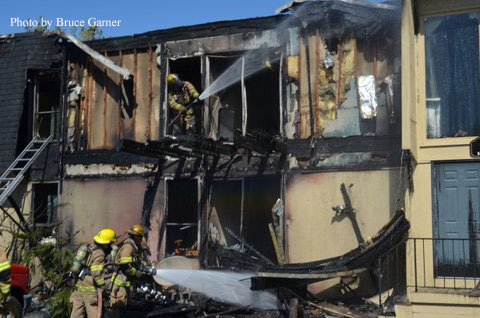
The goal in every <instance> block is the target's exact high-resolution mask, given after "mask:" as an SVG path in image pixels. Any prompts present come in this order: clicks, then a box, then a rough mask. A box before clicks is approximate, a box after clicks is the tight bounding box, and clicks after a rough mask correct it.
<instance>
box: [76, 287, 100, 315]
mask: <svg viewBox="0 0 480 318" xmlns="http://www.w3.org/2000/svg"><path fill="white" fill-rule="evenodd" d="M70 302H71V303H72V304H73V307H72V314H71V315H70V318H84V317H85V313H86V314H87V317H88V318H97V315H98V297H97V293H96V292H81V291H78V290H76V291H74V292H73V293H72V296H70Z"/></svg>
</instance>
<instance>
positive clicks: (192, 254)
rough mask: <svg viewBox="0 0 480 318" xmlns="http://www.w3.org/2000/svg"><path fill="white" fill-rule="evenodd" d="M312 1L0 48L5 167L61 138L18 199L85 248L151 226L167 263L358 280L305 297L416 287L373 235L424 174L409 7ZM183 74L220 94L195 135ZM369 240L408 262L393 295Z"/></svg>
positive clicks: (30, 39)
mask: <svg viewBox="0 0 480 318" xmlns="http://www.w3.org/2000/svg"><path fill="white" fill-rule="evenodd" d="M301 2H303V1H293V2H292V3H290V4H288V5H286V6H284V7H282V8H281V9H279V11H280V13H289V14H279V15H275V16H271V17H262V18H254V19H246V20H237V21H223V22H214V23H208V24H202V25H195V26H188V27H179V28H174V29H168V30H158V31H152V32H147V33H143V34H137V35H132V36H125V37H118V38H109V39H101V40H95V41H91V42H86V43H82V42H79V41H75V39H74V38H72V37H71V36H68V35H65V34H63V33H60V32H59V33H44V34H38V33H25V34H15V35H12V36H6V37H1V38H0V68H1V69H2V72H0V107H1V108H3V109H4V112H5V114H9V115H8V116H4V117H2V119H0V120H1V123H0V129H2V130H4V132H5V136H8V138H4V139H2V143H4V145H3V146H2V154H1V157H0V158H1V162H0V164H1V165H2V166H1V167H2V169H6V168H7V167H8V166H9V165H10V163H11V162H13V161H14V160H15V158H16V157H17V156H18V155H19V154H20V153H21V151H22V150H23V149H24V148H25V147H26V145H27V144H28V143H29V142H30V141H31V140H32V138H38V139H39V140H44V139H45V138H47V137H50V136H52V138H51V141H49V144H48V146H47V147H46V149H45V150H44V151H43V152H42V153H41V155H40V156H39V158H38V159H36V160H35V162H34V163H33V164H32V166H31V169H30V170H29V173H27V174H26V176H25V179H24V181H23V182H22V183H21V184H20V186H19V187H18V188H17V190H16V192H14V193H13V195H12V198H13V203H12V202H11V204H13V205H15V201H16V202H17V203H16V204H17V205H20V204H21V203H22V202H23V206H22V208H23V214H26V215H29V216H30V217H31V219H32V220H33V224H32V226H38V227H44V228H47V229H49V228H53V227H55V226H58V227H59V233H75V241H76V242H82V241H88V240H90V239H91V237H92V236H93V235H94V234H95V233H96V232H97V231H98V229H99V228H112V229H114V230H115V231H116V232H117V233H120V234H122V233H125V232H126V230H127V229H128V228H129V227H131V226H132V225H133V224H137V223H139V224H142V225H144V226H145V227H146V228H148V240H147V244H148V247H149V249H150V252H151V255H150V258H151V260H152V261H154V262H161V261H162V260H163V259H164V258H166V257H168V256H171V255H183V256H187V257H189V258H192V259H195V260H198V264H195V265H192V266H200V267H201V268H219V267H220V268H230V267H235V268H241V267H242V264H240V263H241V262H238V260H237V261H236V260H235V259H234V258H233V259H232V257H233V256H232V255H236V254H235V253H239V252H240V251H249V252H250V253H253V254H255V255H256V257H257V258H259V259H260V261H259V263H261V264H265V268H267V269H269V270H270V272H274V273H277V274H276V275H280V276H281V275H282V273H284V271H286V270H289V271H291V272H294V273H299V272H301V270H304V271H308V269H309V268H310V267H308V266H307V267H305V268H303V267H302V268H299V267H295V266H293V267H289V265H291V264H296V263H307V264H309V263H310V262H316V261H320V260H328V259H331V258H333V259H335V260H336V261H335V262H333V263H329V264H326V263H318V264H317V263H311V264H310V265H312V266H313V265H315V264H316V265H318V266H320V267H322V268H323V266H325V268H326V269H329V270H331V269H332V268H333V267H334V266H333V265H332V264H334V265H336V266H337V267H338V268H340V267H341V268H342V269H343V270H344V271H345V272H346V274H345V275H333V276H331V278H332V279H330V280H324V281H322V282H320V283H316V284H311V285H309V291H310V292H312V293H314V294H318V293H324V294H329V293H334V294H335V293H336V294H338V293H340V294H341V293H342V290H344V288H345V286H348V289H350V290H354V291H355V293H357V294H361V295H370V296H371V295H374V294H378V293H379V292H380V294H381V292H383V291H386V290H389V289H391V288H393V287H398V286H403V287H405V284H404V282H403V285H402V284H401V283H402V280H404V279H405V277H406V276H407V275H406V274H405V273H404V267H405V265H404V264H403V263H404V262H405V260H404V257H403V255H404V254H405V252H404V250H402V249H400V251H398V250H397V249H398V246H397V245H394V246H391V245H389V244H390V243H388V240H387V239H385V240H384V237H383V236H382V235H387V234H385V233H388V235H390V234H391V232H389V231H388V230H386V231H384V232H381V235H377V236H376V233H377V232H378V230H379V229H382V227H383V226H384V225H385V224H388V222H389V221H390V220H391V219H392V218H393V220H394V221H392V222H391V223H389V224H390V225H392V226H394V225H395V224H397V223H395V222H397V221H398V220H399V219H400V218H401V217H400V214H399V213H396V212H397V211H398V210H399V209H401V208H403V207H404V206H405V204H404V200H405V191H406V187H408V186H409V184H408V180H407V179H408V178H407V176H408V173H409V172H410V169H411V163H412V159H411V156H410V152H408V151H404V150H402V148H405V147H402V128H403V127H404V126H405V123H404V122H405V121H406V120H407V121H408V122H410V118H407V119H406V117H405V116H406V115H405V114H403V110H402V97H405V93H404V92H403V96H402V86H401V78H402V76H405V75H404V74H402V72H401V71H402V69H401V68H402V65H401V62H402V58H403V56H401V44H400V23H401V21H400V16H401V10H400V8H399V7H398V6H396V5H394V4H388V3H387V4H364V3H362V4H354V3H350V2H349V1H311V4H307V5H302V6H299V4H300V3H301ZM232 70H233V71H232ZM237 71H238V72H237ZM171 73H175V74H178V75H179V76H180V77H181V78H182V79H183V80H188V81H189V82H191V83H192V84H193V85H194V86H195V87H196V88H197V90H198V91H199V92H200V93H202V92H208V90H209V89H212V87H213V88H215V87H219V86H220V87H219V88H218V89H216V90H215V91H214V92H212V93H211V94H207V96H205V98H203V99H202V100H201V104H200V107H198V110H197V111H196V113H195V120H196V126H195V131H194V132H190V133H188V134H186V133H185V134H181V133H178V132H176V131H174V130H173V129H172V125H171V122H172V119H174V116H175V114H174V113H173V111H172V109H171V108H170V107H169V104H168V93H169V91H168V90H169V88H168V85H167V75H168V74H171ZM12 74H13V75H12ZM224 74H231V76H230V77H228V76H227V77H222V76H225V75H224ZM8 75H10V76H9V77H5V76H8ZM217 79H219V80H218V81H217ZM227 82H228V83H230V84H229V85H223V86H222V83H227ZM202 95H203V94H202ZM202 97H203V96H202ZM405 149H407V148H405ZM420 187H421V186H420ZM420 187H419V188H420ZM419 191H421V189H419ZM407 199H408V198H407ZM11 201H12V200H11ZM12 210H15V207H14V206H12ZM16 210H17V211H18V210H19V209H16ZM9 211H10V210H9ZM17 214H19V215H21V214H22V213H20V212H19V213H17ZM398 224H400V221H398ZM402 229H403V230H404V231H405V232H406V231H407V229H408V227H407V228H405V226H404V227H403V228H402ZM382 233H383V234H382ZM395 233H396V232H395ZM403 234H404V232H402V233H396V234H395V237H396V238H398V241H399V242H400V241H402V240H403V236H402V235H403ZM372 242H373V243H372ZM372 244H373V245H375V246H381V251H382V255H384V254H385V253H386V252H387V251H391V250H395V252H396V254H395V255H394V256H391V257H390V256H389V257H387V258H384V259H383V260H384V261H385V262H386V264H387V265H385V266H383V267H381V268H383V270H384V271H387V269H388V270H390V269H392V273H394V274H392V277H390V276H389V278H388V279H384V280H383V282H380V283H379V282H378V281H377V280H378V279H376V277H377V278H378V277H380V276H384V277H387V276H386V275H383V274H381V273H380V274H379V273H378V272H377V276H375V274H373V271H370V270H366V268H367V267H368V266H370V265H372V264H373V263H375V262H377V261H378V260H382V257H380V256H379V255H377V254H375V253H374V252H371V250H369V249H368V246H371V245H372ZM376 244H378V245H376ZM351 250H354V252H353V253H351V254H346V253H347V252H349V251H351ZM365 251H367V252H368V253H366V252H365ZM357 253H360V254H357ZM362 253H366V254H362ZM369 253H372V254H369ZM344 254H346V255H348V257H346V258H345V259H343V260H338V259H336V257H339V256H342V255H344ZM358 255H361V256H358ZM399 255H400V256H399ZM367 256H369V257H367ZM377 257H378V258H377ZM346 260H349V261H350V260H351V263H348V262H347V261H346ZM195 262H196V261H195ZM342 262H343V263H342ZM402 262H403V263H402ZM352 264H354V265H352ZM375 264H376V265H378V264H377V263H375ZM395 264H397V265H398V264H400V267H402V268H401V269H398V267H397V268H396V269H393V266H394V265H395ZM402 264H403V265H402ZM243 265H245V264H243ZM274 265H275V266H274ZM282 265H285V266H284V267H283V269H282ZM245 266H247V267H248V269H252V266H253V265H252V264H247V265H245ZM329 266H330V267H329ZM364 267H365V270H363V269H364ZM253 268H255V267H253ZM359 268H361V269H362V270H357V269H359ZM310 269H311V268H310ZM267 272H268V271H267ZM385 273H386V272H385ZM284 274H285V273H284ZM272 275H273V274H272ZM285 275H287V274H285ZM393 275H395V282H394V279H393ZM266 277H268V275H266ZM282 277H283V278H285V277H286V276H285V277H284V276H282ZM302 277H303V276H302ZM322 277H324V276H322ZM342 277H343V278H342ZM345 277H347V278H348V279H345ZM290 278H291V277H290ZM324 278H330V277H327V276H325V277H324ZM324 278H323V279H324ZM302 279H303V280H304V281H306V282H310V281H309V280H308V279H307V278H305V277H303V278H302ZM319 280H321V279H319ZM313 281H315V280H313ZM257 283H258V284H259V285H262V284H266V285H268V284H269V281H268V279H267V280H265V281H258V282H257ZM399 284H400V285H399ZM259 288H260V287H259Z"/></svg>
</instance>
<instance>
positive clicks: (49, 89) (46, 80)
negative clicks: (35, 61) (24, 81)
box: [33, 72, 60, 138]
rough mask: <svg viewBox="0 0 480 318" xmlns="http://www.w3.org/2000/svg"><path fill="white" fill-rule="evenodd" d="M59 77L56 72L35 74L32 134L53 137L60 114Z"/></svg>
mask: <svg viewBox="0 0 480 318" xmlns="http://www.w3.org/2000/svg"><path fill="white" fill-rule="evenodd" d="M59 104H60V77H59V73H57V72H39V73H38V74H37V75H36V76H35V97H34V105H33V107H34V108H33V109H34V123H33V128H34V129H33V131H34V135H36V136H39V137H41V138H48V137H49V136H50V135H53V136H54V137H55V135H56V131H57V128H56V127H57V124H58V123H59V114H60V107H59Z"/></svg>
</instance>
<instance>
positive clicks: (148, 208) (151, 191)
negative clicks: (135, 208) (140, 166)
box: [142, 157, 166, 228]
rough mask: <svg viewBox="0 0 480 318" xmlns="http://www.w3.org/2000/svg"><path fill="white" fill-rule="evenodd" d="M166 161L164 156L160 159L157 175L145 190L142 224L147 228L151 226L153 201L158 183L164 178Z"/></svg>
mask: <svg viewBox="0 0 480 318" xmlns="http://www.w3.org/2000/svg"><path fill="white" fill-rule="evenodd" d="M165 161H166V160H165V158H164V157H162V158H160V159H159V160H158V164H157V172H156V173H155V177H154V179H153V181H152V182H151V183H150V184H148V185H147V189H146V191H145V196H144V199H143V210H142V225H143V226H145V227H147V228H150V214H151V212H152V208H153V202H155V196H156V194H157V190H158V185H159V184H160V180H161V178H162V173H163V166H164V164H165Z"/></svg>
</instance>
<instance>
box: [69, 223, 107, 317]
mask: <svg viewBox="0 0 480 318" xmlns="http://www.w3.org/2000/svg"><path fill="white" fill-rule="evenodd" d="M93 242H94V243H93V244H88V245H83V246H81V247H80V248H79V250H78V251H77V255H76V256H75V259H74V264H73V265H72V272H74V274H76V276H77V283H76V285H75V291H74V292H73V293H72V296H71V297H70V302H71V303H72V305H73V307H72V313H71V315H70V317H71V318H83V317H85V314H86V315H87V317H88V318H93V317H95V318H96V317H100V315H101V311H102V289H103V288H104V286H105V278H104V276H103V271H104V266H105V258H106V255H108V253H109V252H110V248H111V245H112V244H113V243H114V242H115V232H114V231H113V230H111V229H103V230H101V231H100V232H98V234H97V235H95V236H94V237H93Z"/></svg>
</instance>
